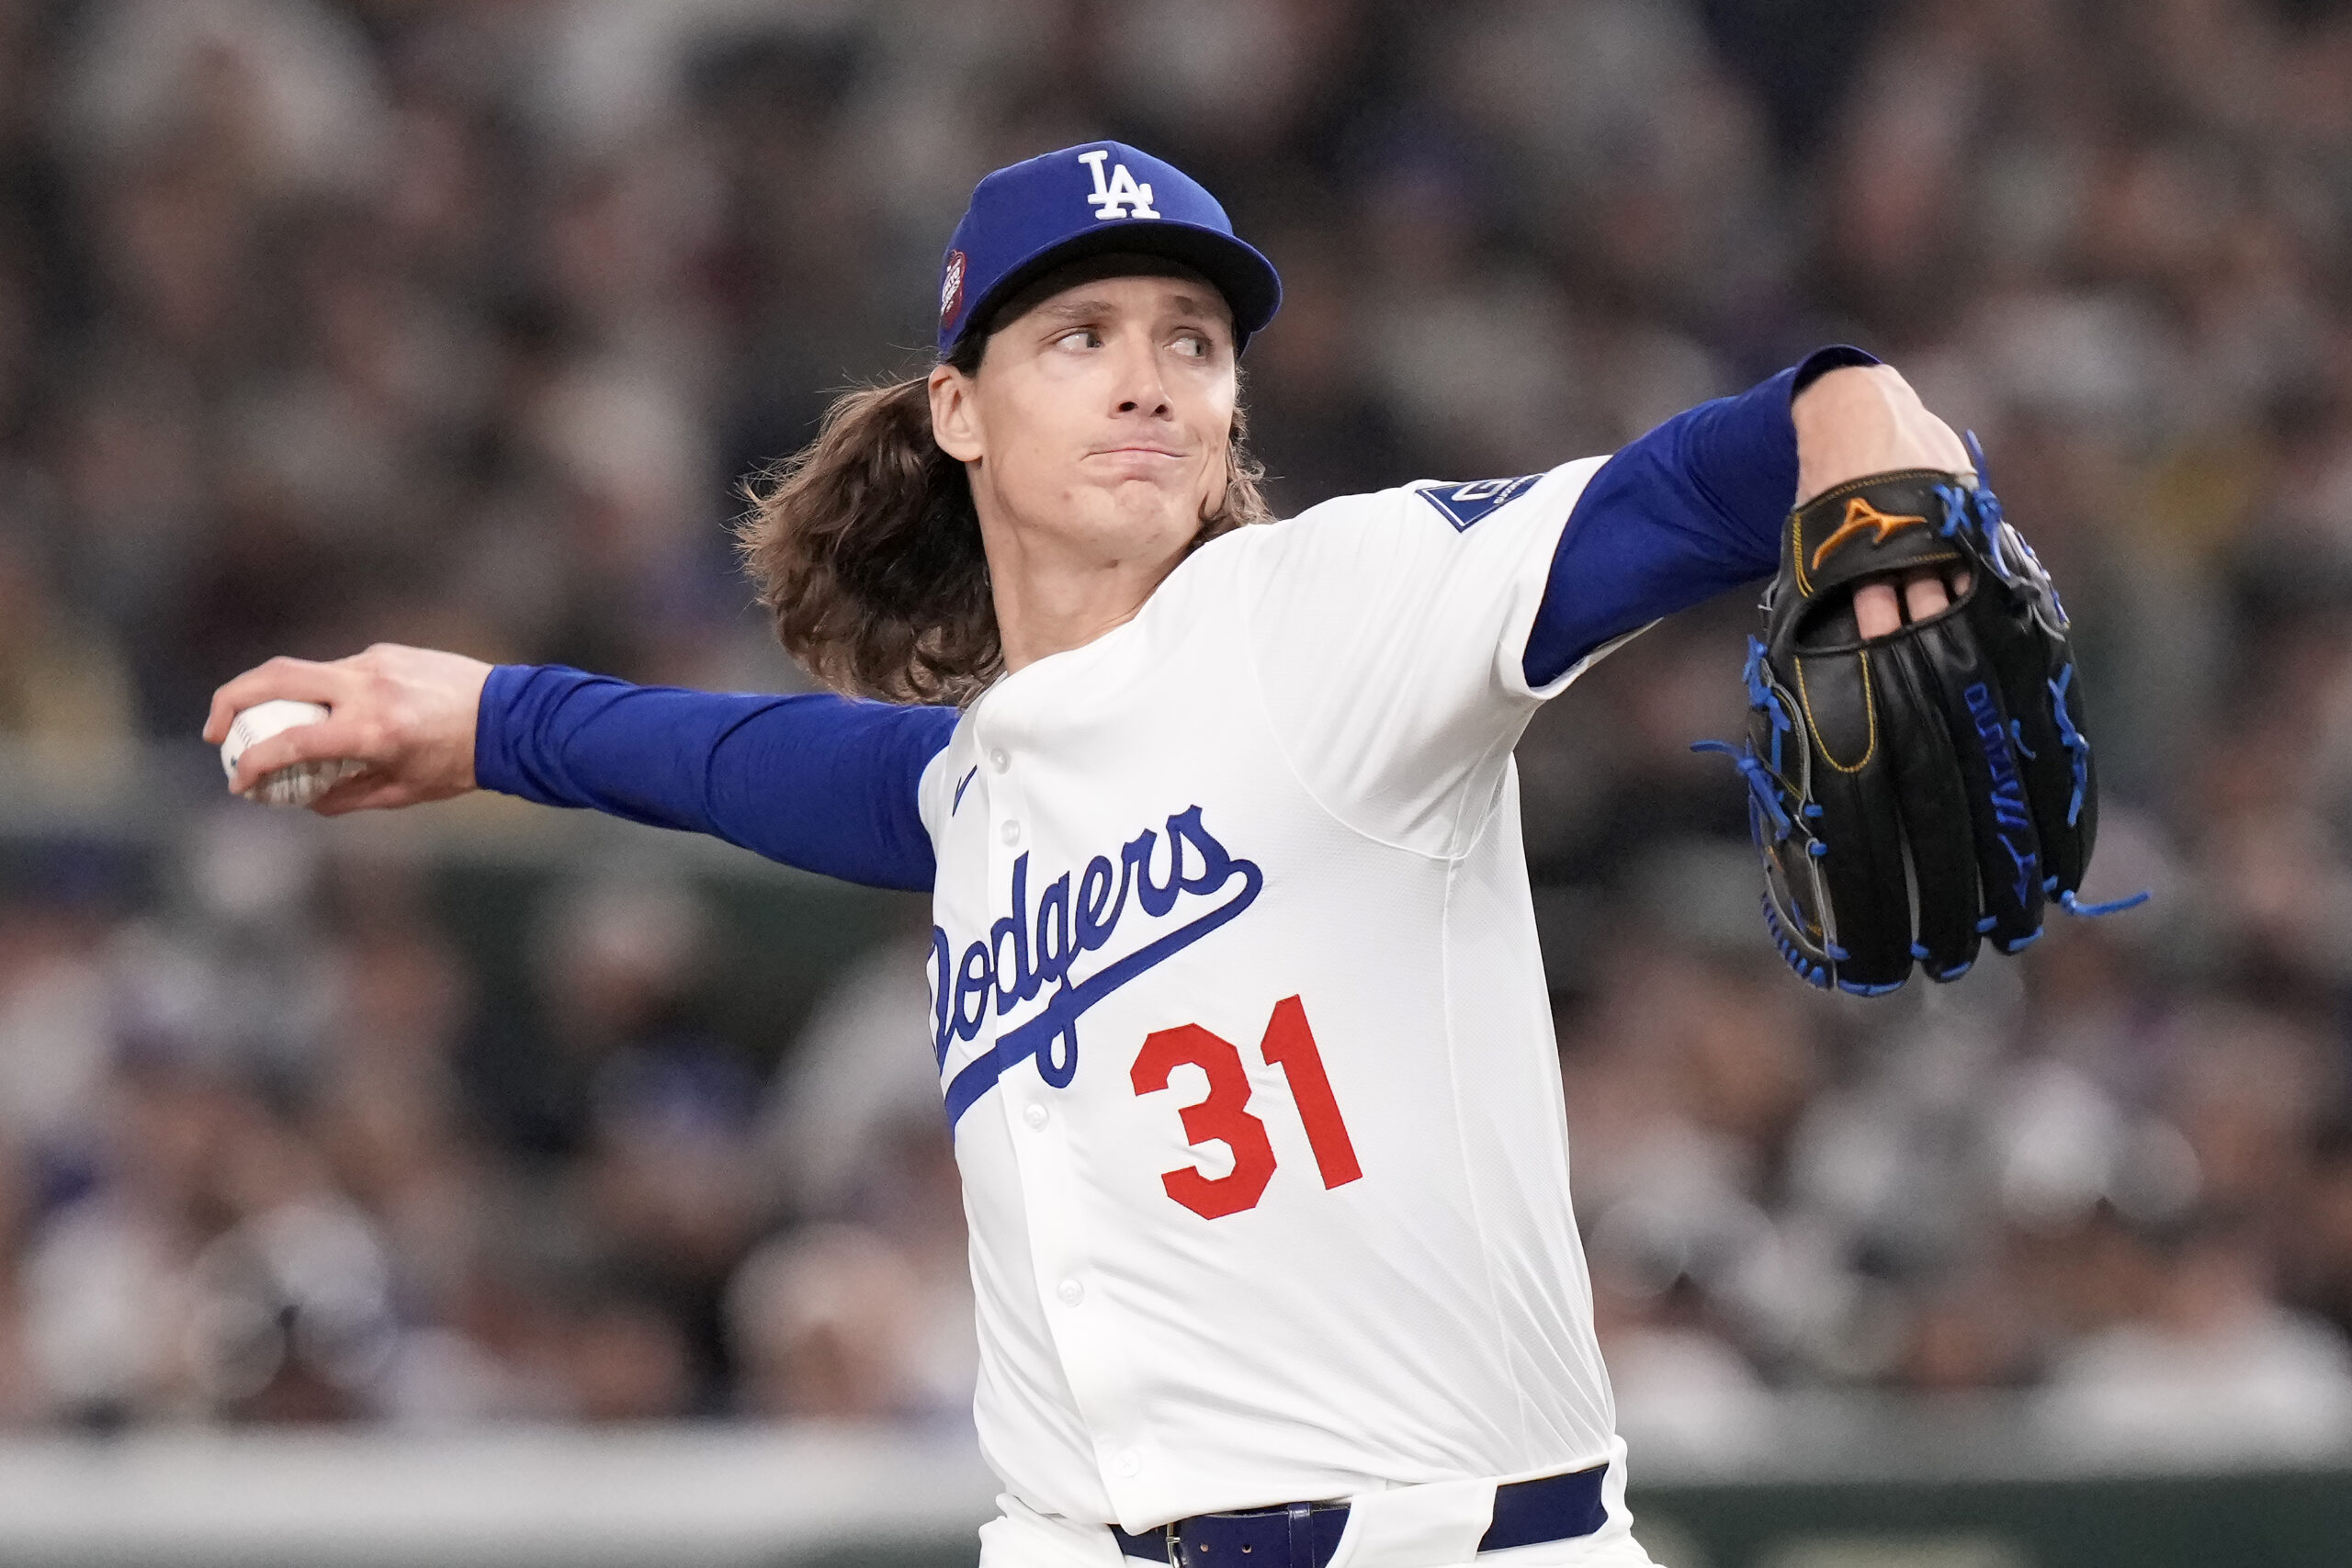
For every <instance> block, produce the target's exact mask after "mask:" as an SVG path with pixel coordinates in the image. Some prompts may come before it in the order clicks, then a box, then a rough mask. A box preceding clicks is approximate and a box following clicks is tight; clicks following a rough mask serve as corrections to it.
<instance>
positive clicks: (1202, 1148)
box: [922, 458, 1614, 1530]
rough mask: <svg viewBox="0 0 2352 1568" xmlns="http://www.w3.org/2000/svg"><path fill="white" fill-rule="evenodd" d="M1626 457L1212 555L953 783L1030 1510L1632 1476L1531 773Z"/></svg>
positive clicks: (1435, 491) (939, 971)
mask: <svg viewBox="0 0 2352 1568" xmlns="http://www.w3.org/2000/svg"><path fill="white" fill-rule="evenodd" d="M1599 466H1600V459H1598V458H1594V459H1589V460H1586V461H1580V462H1576V463H1570V464H1568V465H1566V467H1563V468H1555V469H1554V470H1552V471H1551V472H1549V473H1546V474H1541V475H1531V476H1528V477H1526V478H1524V479H1515V480H1509V481H1500V480H1496V481H1487V482H1485V483H1482V484H1473V485H1453V486H1418V487H1413V488H1409V489H1405V490H1397V491H1385V492H1382V493H1380V494H1376V495H1364V496H1351V497H1347V498H1344V499H1341V500H1337V501H1333V502H1329V503H1327V504H1325V505H1322V506H1318V507H1316V508H1314V509H1313V510H1312V511H1309V512H1307V513H1304V514H1303V515H1301V516H1299V517H1297V518H1295V519H1293V520H1291V521H1288V522H1284V523H1278V524H1273V525H1265V526H1260V527H1250V528H1244V529H1241V530H1239V531H1238V532H1236V533H1233V534H1230V535H1228V536H1225V537H1223V538H1220V539H1217V540H1216V541H1214V542H1212V543H1210V544H1208V545H1206V546H1204V547H1202V548H1201V549H1199V550H1197V551H1195V552H1194V553H1193V555H1192V556H1191V557H1190V558H1187V559H1186V560H1185V561H1184V562H1183V563H1182V565H1181V566H1179V567H1178V568H1177V569H1176V570H1175V571H1174V572H1173V573H1172V574H1171V575H1170V577H1169V578H1168V580H1167V581H1165V582H1164V583H1163V584H1162V585H1161V586H1160V588H1159V591H1158V592H1155V593H1154V594H1153V595H1152V597H1151V599H1150V600H1149V601H1148V603H1147V604H1145V605H1144V607H1143V609H1142V611H1141V613H1140V614H1139V615H1136V618H1135V619H1134V620H1133V621H1131V622H1129V623H1127V624H1125V625H1124V626H1119V627H1117V628H1116V629H1114V630H1113V631H1111V632H1109V633H1106V634H1105V635H1103V637H1099V638H1097V639H1096V640H1095V641H1093V642H1091V643H1089V644H1087V645H1086V646H1085V647H1083V648H1079V649H1071V650H1069V651H1068V652H1063V653H1057V654H1055V655H1053V656H1052V657H1050V658H1047V659H1044V660H1039V661H1038V662H1036V663H1035V664H1032V665H1030V666H1027V667H1026V668H1024V669H1023V670H1021V671H1018V672H1016V673H1013V674H1011V675H1008V676H1006V677H1005V678H1003V679H1002V680H1001V681H999V682H997V683H996V684H995V685H994V686H992V687H990V688H989V691H988V692H987V693H986V694H984V695H983V696H981V697H980V698H979V699H978V701H977V702H976V703H974V704H973V705H972V706H971V707H970V708H969V709H968V710H967V712H966V713H965V714H964V715H963V716H962V718H961V720H960V722H959V723H958V725H957V727H956V732H955V736H954V739H952V741H951V742H950V743H949V744H948V746H947V747H946V749H945V750H944V751H942V752H941V753H940V754H939V755H938V756H937V757H935V758H934V759H933V761H932V762H931V763H930V765H929V768H928V769H927V771H926V772H925V773H924V774H923V778H922V814H923V820H924V823H925V826H926V827H927V828H928V829H930V832H931V836H932V840H933V845H934V847H935V849H936V852H937V856H938V867H939V870H938V882H937V886H936V896H935V908H936V919H937V929H936V931H934V933H933V955H932V964H931V970H932V986H933V1002H934V1010H933V1019H934V1024H935V1035H934V1043H935V1046H936V1049H937V1052H938V1055H939V1067H940V1075H941V1082H942V1084H943V1087H944V1092H945V1095H946V1098H947V1108H948V1111H949V1114H950V1118H951V1121H952V1123H953V1128H954V1135H955V1140H956V1157H957V1160H958V1162H959V1163H960V1165H961V1167H962V1170H963V1178H964V1192H965V1209H966V1213H967V1216H968V1218H969V1222H970V1227H971V1256H972V1276H973V1281H974V1284H975V1287H976V1289H977V1292H978V1302H979V1344H980V1373H979V1384H978V1401H977V1416H978V1427H979V1435H980V1440H981V1443H982V1445H983V1447H984V1449H985V1450H986V1452H987V1455H988V1458H989V1461H990V1462H991V1463H992V1464H993V1466H994V1467H995V1468H996V1470H997V1472H999V1473H1000V1474H1001V1475H1002V1476H1003V1477H1004V1478H1005V1481H1006V1483H1007V1485H1008V1486H1009V1487H1010V1489H1011V1490H1012V1494H1013V1495H1014V1496H1015V1497H1016V1498H1017V1499H1018V1500H1019V1501H1020V1502H1021V1503H1022V1504H1023V1505H1025V1506H1028V1507H1031V1508H1035V1509H1036V1510H1039V1511H1040V1512H1043V1513H1046V1514H1053V1515H1060V1516H1064V1517H1068V1518H1070V1519H1075V1520H1080V1521H1092V1520H1100V1521H1110V1520H1116V1521H1117V1522H1119V1523H1120V1524H1121V1525H1123V1526H1124V1527H1125V1528H1126V1529H1132V1530H1141V1529H1149V1528H1152V1527H1156V1526H1158V1525H1159V1524H1161V1523H1163V1522H1165V1521H1167V1520H1169V1519H1171V1518H1176V1517H1184V1516H1188V1515H1192V1514H1196V1513H1202V1512H1207V1511H1212V1510H1216V1509H1223V1508H1231V1507H1240V1506H1257V1505H1261V1504H1266V1503H1272V1502H1279V1501H1284V1500H1292V1499H1305V1498H1323V1497H1340V1496H1345V1495H1349V1494H1351V1493H1355V1492H1362V1491H1367V1490H1374V1491H1376V1490H1379V1489H1381V1488H1384V1487H1393V1486H1403V1485H1412V1484H1418V1483H1429V1482H1442V1481H1452V1480H1461V1479H1463V1478H1469V1477H1494V1476H1515V1475H1525V1474H1531V1473H1537V1472H1552V1471H1558V1470H1566V1469H1574V1468H1579V1467H1582V1466H1585V1465H1589V1464H1595V1463H1599V1462H1601V1461H1604V1460H1606V1459H1608V1458H1609V1457H1610V1455H1611V1439H1612V1430H1613V1425H1614V1422H1613V1413H1612V1410H1611V1402H1610V1394H1609V1383H1608V1379H1607V1377H1606V1375H1605V1374H1604V1373H1603V1371H1602V1370H1601V1364H1600V1353H1599V1351H1598V1349H1597V1348H1596V1347H1595V1344H1594V1339H1593V1328H1592V1307H1591V1293H1590V1286H1589V1281H1588V1280H1587V1278H1586V1273H1585V1265H1584V1258H1583V1251H1582V1247H1581V1246H1580V1244H1579V1242H1578V1239H1577V1227H1576V1222H1575V1218H1574V1216H1573V1213H1572V1212H1571V1210H1570V1208H1569V1202H1568V1150H1567V1136H1566V1122H1565V1118H1564V1115H1563V1111H1562V1106H1561V1096H1560V1077H1559V1067H1558V1062H1557V1057H1556V1055H1555V1044H1554V1040H1553V1033H1552V1023H1551V1014H1550V1009H1549V1005H1548V1000H1547V998H1546V995H1545V989H1544V978H1543V963H1542V958H1541V955H1540V954H1539V953H1538V952H1537V947H1536V938H1535V922H1534V915H1533V910H1532V905H1531V902H1530V898H1529V894H1528V884H1527V872H1526V865H1525V857H1524V854H1523V852H1522V850H1521V841H1520V829H1519V805H1518V786H1517V777H1516V773H1515V771H1514V766H1513V763H1512V760H1511V747H1512V745H1513V743H1514V742H1515V741H1516V740H1517V739H1518V738H1519V735H1520V733H1521V729H1522V728H1524V726H1525V724H1526V722H1527V720H1528V717H1529V716H1530V715H1531V714H1532V712H1533V710H1534V708H1535V706H1536V705H1537V704H1538V703H1540V702H1541V701H1542V700H1543V699H1544V698H1545V697H1548V696H1550V695H1552V694H1555V692H1557V691H1558V690H1559V689H1560V688H1561V687H1563V686H1565V685H1566V683H1567V682H1569V681H1570V680H1573V679H1574V678H1575V676H1576V674H1577V673H1578V672H1579V671H1581V670H1582V669H1583V668H1584V665H1583V664H1579V665H1578V666H1577V668H1576V669H1575V670H1571V671H1569V672H1568V673H1567V674H1566V675H1564V676H1563V677H1561V679H1560V680H1558V681H1556V682H1553V683H1552V684H1551V685H1548V686H1545V687H1544V688H1541V689H1531V688H1530V687H1529V685H1528V684H1527V682H1526V680H1525V677H1524V675H1523V673H1522V671H1521V652H1522V649H1524V646H1525V644H1526V640H1527V636H1528V631H1529V628H1530V626H1531V624H1532V621H1533V618H1534V615H1535V612H1536V608H1537V604H1538V603H1539V601H1540V600H1541V598H1542V595H1543V592H1544V582H1545V577H1546V573H1547V570H1548V569H1549V567H1550V564H1551V559H1552V555H1553V550H1554V547H1555V545H1556V543H1557V542H1558V539H1559V536H1560V532H1561V528H1562V525H1563V524H1564V523H1565V522H1566V518H1567V515H1568V512H1569V508H1570V506H1571V505H1572V504H1573V502H1575V500H1576V498H1577V494H1578V492H1579V491H1580V490H1581V489H1582V487H1583V486H1584V484H1585V483H1586V481H1587V480H1588V479H1589V478H1590V477H1591V475H1592V473H1593V472H1594V470H1595V469H1596V468H1598V467H1599ZM1585 662H1586V663H1589V662H1590V660H1586V661H1585Z"/></svg>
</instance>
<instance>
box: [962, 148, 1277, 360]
mask: <svg viewBox="0 0 2352 1568" xmlns="http://www.w3.org/2000/svg"><path fill="white" fill-rule="evenodd" d="M1110 251H1137V252H1141V253H1143V254H1147V255H1155V256H1166V257H1168V258H1169V259H1170V260H1171V261H1178V262H1182V263H1183V264H1184V265H1186V266H1189V267H1191V268H1192V269H1193V271H1195V272H1197V273H1199V274H1200V275H1201V276H1204V277H1205V278H1207V279H1208V280H1209V281H1210V282H1211V283H1214V284H1216V287H1217V289H1218V291H1219V292H1220V293H1222V294H1223V295H1224V296H1225V299H1226V303H1227V305H1229V306H1231V307H1232V310H1233V346H1234V352H1235V353H1237V354H1238V353H1239V352H1240V351H1241V348H1242V346H1243V345H1244V344H1247V343H1249V341H1250V334H1251V333H1255V332H1257V331H1258V330H1259V329H1260V328H1261V327H1263V326H1264V325H1265V324H1266V323H1267V322H1268V321H1272V320H1273V318H1274V310H1275V309H1276V308H1277V307H1279V306H1280V305H1281V304H1282V302H1283V281H1282V279H1281V278H1280V277H1279V276H1275V273H1274V264H1273V263H1272V262H1270V261H1268V260H1267V259H1266V258H1265V257H1264V256H1262V255H1261V254H1258V252H1257V251H1256V250H1255V249H1253V248H1252V247H1250V246H1249V245H1246V244H1244V243H1242V242H1240V241H1239V240H1237V239H1235V238H1234V237H1233V222H1232V220H1230V219H1228V218H1227V217H1226V215H1225V209H1224V208H1223V207H1221V206H1219V205H1218V204H1217V199H1216V197H1213V196H1211V195H1210V194H1209V193H1208V192H1207V190H1205V189H1204V188H1203V186H1201V184H1200V182H1199V181H1197V180H1195V179H1193V177H1192V176H1191V175H1187V174H1186V173H1184V171H1183V170H1182V169H1180V168H1178V167H1177V166H1176V165H1175V164H1169V163H1163V162H1162V161H1161V160H1159V159H1158V158H1155V157H1153V156H1152V155H1151V154H1150V153H1148V152H1138V151H1137V150H1136V149H1135V148H1133V147H1130V146H1128V145H1127V144H1126V143H1125V142H1124V141H1087V142H1081V143H1080V144H1079V145H1078V146H1076V147H1065V148H1063V149H1062V150H1061V151H1060V152H1048V153H1046V154H1045V156H1043V157H1040V158H1031V159H1029V160H1028V161H1026V162H1025V163H1020V164H1012V166H1010V167H1008V168H1002V169H999V170H998V171H997V172H996V173H994V174H992V175H989V176H988V178H986V179H984V180H982V181H981V182H980V183H979V184H978V186H975V187H974V188H973V191H972V205H971V206H969V207H967V208H966V209H964V218H963V221H961V222H959V223H957V224H956V233H955V235H954V237H953V238H951V239H950V240H949V241H948V242H947V254H945V255H944V256H942V257H941V258H940V263H939V356H940V357H941V358H942V359H944V358H946V357H947V356H948V355H949V354H951V353H952V352H954V350H955V347H956V344H957V343H958V342H959V341H960V340H961V339H962V338H963V336H964V334H965V333H967V332H969V331H970V330H971V328H972V326H973V324H974V323H975V322H979V321H987V320H988V316H989V310H991V309H993V308H994V307H995V306H997V305H998V304H1001V302H1003V301H1004V300H1005V299H1009V298H1011V297H1012V293H1013V292H1014V291H1015V290H1016V289H1019V288H1021V287H1022V286H1023V285H1024V284H1027V283H1029V282H1030V281H1031V280H1033V279H1035V277H1037V276H1039V275H1040V274H1042V273H1044V272H1045V271H1046V269H1047V268H1048V267H1053V266H1057V265H1061V264H1062V263H1064V262H1069V261H1077V260H1079V259H1080V258H1081V257H1084V256H1092V255H1101V254H1104V253H1106V252H1110Z"/></svg>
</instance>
